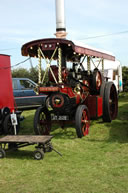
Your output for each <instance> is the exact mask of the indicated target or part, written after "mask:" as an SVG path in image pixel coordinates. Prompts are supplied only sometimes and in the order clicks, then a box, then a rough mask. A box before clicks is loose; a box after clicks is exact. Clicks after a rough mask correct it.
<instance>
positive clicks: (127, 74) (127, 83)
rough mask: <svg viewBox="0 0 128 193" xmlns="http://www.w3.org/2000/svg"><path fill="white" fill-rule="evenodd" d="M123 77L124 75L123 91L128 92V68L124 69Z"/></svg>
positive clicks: (124, 67)
mask: <svg viewBox="0 0 128 193" xmlns="http://www.w3.org/2000/svg"><path fill="white" fill-rule="evenodd" d="M122 75H123V91H124V92H128V67H127V66H123V67H122Z"/></svg>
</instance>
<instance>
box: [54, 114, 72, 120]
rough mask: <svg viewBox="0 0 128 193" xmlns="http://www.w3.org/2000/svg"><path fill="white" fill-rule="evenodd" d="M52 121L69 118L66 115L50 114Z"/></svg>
mask: <svg viewBox="0 0 128 193" xmlns="http://www.w3.org/2000/svg"><path fill="white" fill-rule="evenodd" d="M51 120H52V121H67V120H69V116H68V115H52V116H51Z"/></svg>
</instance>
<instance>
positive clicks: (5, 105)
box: [0, 54, 14, 134]
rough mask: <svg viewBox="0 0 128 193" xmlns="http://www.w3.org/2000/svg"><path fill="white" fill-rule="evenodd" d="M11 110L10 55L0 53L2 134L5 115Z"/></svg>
mask: <svg viewBox="0 0 128 193" xmlns="http://www.w3.org/2000/svg"><path fill="white" fill-rule="evenodd" d="M12 112H14V97H13V88H12V77H11V66H10V56H8V55H2V54H0V133H2V134H3V129H4V126H5V125H6V123H5V121H6V117H7V116H8V115H9V114H10V113H12ZM6 129H7V128H6Z"/></svg>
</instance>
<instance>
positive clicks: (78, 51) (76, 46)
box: [21, 38, 115, 61]
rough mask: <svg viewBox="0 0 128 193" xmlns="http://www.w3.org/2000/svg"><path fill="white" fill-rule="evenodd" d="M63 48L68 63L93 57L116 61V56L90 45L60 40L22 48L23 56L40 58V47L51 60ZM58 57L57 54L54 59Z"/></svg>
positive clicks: (56, 39)
mask: <svg viewBox="0 0 128 193" xmlns="http://www.w3.org/2000/svg"><path fill="white" fill-rule="evenodd" d="M57 46H58V47H61V49H62V54H63V56H65V57H66V60H67V61H74V60H75V58H77V59H80V58H81V57H82V56H91V57H95V58H103V59H107V60H112V61H115V56H114V55H113V54H111V53H109V52H107V51H104V50H99V49H96V48H93V47H90V46H88V45H83V44H81V43H78V42H77V43H76V42H75V41H74V42H73V41H71V40H67V39H58V38H48V39H39V40H34V41H31V42H28V43H26V44H24V45H23V46H22V48H21V52H22V55H23V56H30V57H38V48H39V47H40V48H41V50H42V51H43V53H44V55H45V57H46V58H49V59H50V58H51V56H52V54H53V51H54V50H55V48H56V47H57ZM57 58H58V55H57V54H55V56H54V59H57Z"/></svg>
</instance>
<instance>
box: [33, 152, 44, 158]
mask: <svg viewBox="0 0 128 193" xmlns="http://www.w3.org/2000/svg"><path fill="white" fill-rule="evenodd" d="M34 158H35V159H36V160H41V159H43V158H44V152H43V150H41V149H37V150H35V151H34Z"/></svg>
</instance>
